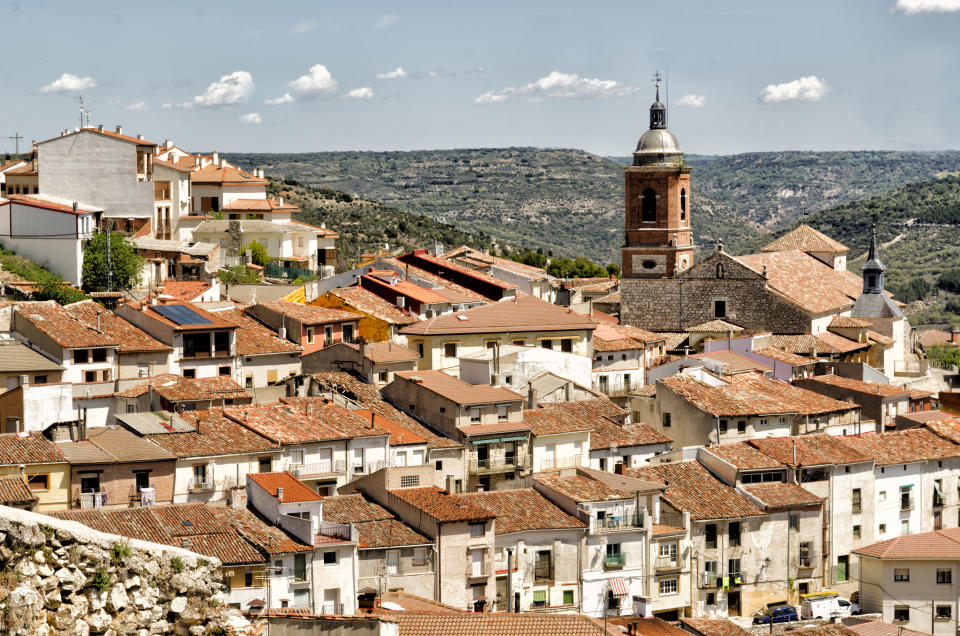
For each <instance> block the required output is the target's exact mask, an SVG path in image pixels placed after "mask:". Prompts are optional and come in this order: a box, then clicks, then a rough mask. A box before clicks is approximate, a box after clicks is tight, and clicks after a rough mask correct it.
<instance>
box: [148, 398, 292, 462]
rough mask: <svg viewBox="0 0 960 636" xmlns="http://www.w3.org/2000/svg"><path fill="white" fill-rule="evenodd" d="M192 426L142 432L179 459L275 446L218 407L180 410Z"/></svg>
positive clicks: (255, 450) (272, 448) (263, 449)
mask: <svg viewBox="0 0 960 636" xmlns="http://www.w3.org/2000/svg"><path fill="white" fill-rule="evenodd" d="M181 417H183V418H184V419H185V420H187V421H188V422H191V423H192V424H193V425H194V427H195V430H193V431H186V432H169V433H153V434H148V435H145V436H144V437H146V438H147V439H149V440H150V441H151V442H153V443H154V444H157V445H158V446H161V447H163V448H164V449H166V450H167V451H168V452H170V453H172V454H174V455H176V456H177V458H179V459H183V458H186V457H209V456H217V455H235V454H241V453H252V452H258V451H269V450H275V449H276V448H278V445H277V443H276V442H273V441H271V440H269V439H267V438H266V437H263V436H262V435H258V434H257V433H255V432H254V431H251V430H250V429H248V428H246V427H244V426H241V425H239V424H237V423H236V422H234V421H233V420H231V419H230V418H228V417H225V416H224V415H223V411H222V410H220V409H210V410H208V411H184V412H183V413H182V414H181Z"/></svg>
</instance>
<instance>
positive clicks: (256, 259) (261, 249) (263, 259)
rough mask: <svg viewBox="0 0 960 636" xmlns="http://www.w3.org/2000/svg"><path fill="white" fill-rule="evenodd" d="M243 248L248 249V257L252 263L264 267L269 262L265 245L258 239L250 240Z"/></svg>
mask: <svg viewBox="0 0 960 636" xmlns="http://www.w3.org/2000/svg"><path fill="white" fill-rule="evenodd" d="M244 249H245V250H250V258H251V259H252V260H253V264H254V265H259V266H260V267H266V266H267V265H269V264H270V255H269V254H267V246H266V245H264V244H263V243H261V242H260V241H257V240H253V241H250V242H249V243H247V246H246V247H245V248H244Z"/></svg>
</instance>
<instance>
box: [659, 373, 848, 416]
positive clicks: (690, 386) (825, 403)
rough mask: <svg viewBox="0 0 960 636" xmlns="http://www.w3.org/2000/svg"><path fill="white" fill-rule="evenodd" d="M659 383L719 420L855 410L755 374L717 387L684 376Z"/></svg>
mask: <svg viewBox="0 0 960 636" xmlns="http://www.w3.org/2000/svg"><path fill="white" fill-rule="evenodd" d="M659 382H661V383H662V384H663V385H664V386H665V387H667V388H668V389H670V390H672V391H673V392H674V393H676V394H677V395H680V396H681V397H683V398H684V399H686V400H687V401H688V402H690V403H691V404H692V405H693V406H695V407H696V408H698V409H700V410H701V411H703V412H704V413H709V414H711V415H715V416H718V417H724V416H727V417H737V416H751V415H768V414H769V415H776V414H786V413H799V414H801V415H819V414H824V413H837V412H846V411H850V410H851V409H854V408H858V407H856V406H854V405H852V404H850V403H848V402H841V401H839V400H835V399H833V398H830V397H827V396H825V395H820V394H819V393H815V392H814V391H808V390H806V389H801V388H799V387H795V386H792V385H790V384H787V383H785V382H780V381H779V380H772V379H770V378H766V377H763V376H761V375H758V374H756V373H743V374H740V375H734V376H726V377H724V382H726V385H720V386H712V385H709V384H706V383H705V382H701V381H700V380H698V379H696V378H694V377H691V376H685V375H675V376H671V377H668V378H664V379H662V380H660V381H659Z"/></svg>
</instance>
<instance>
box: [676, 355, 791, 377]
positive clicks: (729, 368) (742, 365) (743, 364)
mask: <svg viewBox="0 0 960 636" xmlns="http://www.w3.org/2000/svg"><path fill="white" fill-rule="evenodd" d="M690 357H691V358H694V359H696V360H704V359H708V360H713V361H714V362H716V363H719V364H721V365H723V367H724V369H726V373H743V372H744V371H756V372H758V373H761V374H762V373H769V372H771V371H773V368H772V367H769V366H767V365H765V364H763V363H760V362H757V361H755V360H751V359H750V358H748V357H746V356H742V355H740V354H739V353H735V352H733V351H713V352H711V353H695V354H693V355H692V356H690Z"/></svg>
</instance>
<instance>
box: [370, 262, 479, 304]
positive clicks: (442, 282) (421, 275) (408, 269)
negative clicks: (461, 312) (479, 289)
mask: <svg viewBox="0 0 960 636" xmlns="http://www.w3.org/2000/svg"><path fill="white" fill-rule="evenodd" d="M376 262H377V263H385V264H387V265H389V266H390V267H392V268H394V269H395V270H396V271H398V272H404V277H405V278H406V277H407V275H412V276H411V278H417V279H420V280H424V281H426V282H428V283H433V284H434V285H439V286H440V287H445V288H447V289H451V290H453V291H455V292H459V293H460V294H462V295H463V296H464V298H467V299H469V302H483V303H485V302H488V300H487V298H485V297H484V296H481V295H480V294H478V293H476V292H474V291H471V290H469V289H467V288H466V287H464V286H462V285H458V284H457V283H454V282H453V281H450V280H447V279H446V278H441V277H440V276H437V275H436V274H431V273H430V272H428V271H427V270H425V269H420V268H419V267H416V266H415V265H410V264H409V263H404V262H402V261H400V260H399V259H397V258H378V259H377V261H376ZM464 302H467V301H464Z"/></svg>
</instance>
